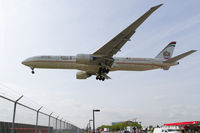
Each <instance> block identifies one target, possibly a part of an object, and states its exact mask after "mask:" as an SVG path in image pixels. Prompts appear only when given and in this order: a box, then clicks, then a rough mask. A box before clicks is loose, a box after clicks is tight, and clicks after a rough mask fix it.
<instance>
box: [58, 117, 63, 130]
mask: <svg viewBox="0 0 200 133" xmlns="http://www.w3.org/2000/svg"><path fill="white" fill-rule="evenodd" d="M62 119H63V118H61V119H60V130H59V132H60V133H61V124H62V123H61V122H62Z"/></svg>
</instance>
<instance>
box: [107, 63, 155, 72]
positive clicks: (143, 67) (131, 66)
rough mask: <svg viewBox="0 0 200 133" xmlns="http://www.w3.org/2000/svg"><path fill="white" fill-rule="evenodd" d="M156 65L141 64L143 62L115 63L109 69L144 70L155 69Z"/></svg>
mask: <svg viewBox="0 0 200 133" xmlns="http://www.w3.org/2000/svg"><path fill="white" fill-rule="evenodd" d="M157 68H159V67H158V66H153V65H143V64H115V65H114V66H113V67H112V68H111V71H116V70H123V71H146V70H152V69H157Z"/></svg>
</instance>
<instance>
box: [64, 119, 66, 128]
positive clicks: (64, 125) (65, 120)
mask: <svg viewBox="0 0 200 133" xmlns="http://www.w3.org/2000/svg"><path fill="white" fill-rule="evenodd" d="M65 124H66V120H65V121H64V129H65V126H66V125H65Z"/></svg>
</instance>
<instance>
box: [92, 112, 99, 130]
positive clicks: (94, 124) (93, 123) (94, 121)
mask: <svg viewBox="0 0 200 133" xmlns="http://www.w3.org/2000/svg"><path fill="white" fill-rule="evenodd" d="M94 112H100V109H93V133H95V118H94Z"/></svg>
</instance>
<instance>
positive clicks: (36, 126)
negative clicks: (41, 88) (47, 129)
mask: <svg viewBox="0 0 200 133" xmlns="http://www.w3.org/2000/svg"><path fill="white" fill-rule="evenodd" d="M42 107H43V106H41V107H40V108H39V109H38V110H37V116H36V125H35V133H37V128H38V115H39V111H40V110H41V109H42Z"/></svg>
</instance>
